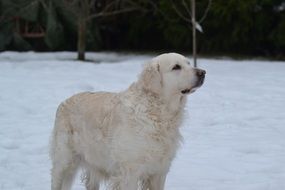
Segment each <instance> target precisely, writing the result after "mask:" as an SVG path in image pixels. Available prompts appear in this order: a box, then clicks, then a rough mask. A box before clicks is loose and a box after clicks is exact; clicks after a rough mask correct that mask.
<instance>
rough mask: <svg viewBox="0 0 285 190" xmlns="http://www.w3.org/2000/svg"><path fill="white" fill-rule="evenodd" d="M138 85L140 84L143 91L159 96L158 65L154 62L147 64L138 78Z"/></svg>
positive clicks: (159, 78) (160, 83)
mask: <svg viewBox="0 0 285 190" xmlns="http://www.w3.org/2000/svg"><path fill="white" fill-rule="evenodd" d="M139 83H141V85H142V87H143V89H144V90H146V91H149V92H152V93H155V94H159V93H160V91H161V89H162V77H161V74H160V67H159V64H157V63H154V62H150V63H147V64H146V65H145V67H144V70H143V72H142V73H141V75H140V77H139Z"/></svg>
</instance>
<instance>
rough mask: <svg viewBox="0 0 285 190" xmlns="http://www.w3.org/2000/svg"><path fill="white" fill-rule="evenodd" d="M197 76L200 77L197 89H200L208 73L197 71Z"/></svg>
mask: <svg viewBox="0 0 285 190" xmlns="http://www.w3.org/2000/svg"><path fill="white" fill-rule="evenodd" d="M196 75H197V77H198V80H197V83H196V87H200V86H202V85H203V83H204V80H205V75H206V71H205V70H202V69H196Z"/></svg>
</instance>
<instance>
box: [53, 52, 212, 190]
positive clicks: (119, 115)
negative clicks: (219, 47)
mask: <svg viewBox="0 0 285 190" xmlns="http://www.w3.org/2000/svg"><path fill="white" fill-rule="evenodd" d="M205 73H206V72H205V71H204V70H201V69H197V68H193V67H191V66H190V64H189V61H188V60H187V59H186V58H185V57H184V56H182V55H180V54H177V53H167V54H162V55H160V56H157V57H155V58H153V59H152V60H150V61H149V62H148V63H146V65H145V67H144V69H143V71H142V73H141V74H140V75H139V78H138V81H136V82H134V83H133V84H132V85H131V86H130V87H129V88H128V89H127V90H125V91H122V92H120V93H111V92H94V93H93V92H84V93H80V94H77V95H74V96H72V97H71V98H69V99H67V100H65V101H64V102H63V103H61V104H60V105H59V107H58V110H57V113H56V120H55V126H54V130H53V134H52V139H51V150H50V156H51V160H52V171H51V175H52V181H51V182H52V184H51V189H52V190H69V189H71V185H72V182H73V179H74V175H75V174H76V171H77V169H78V168H82V169H83V170H84V174H85V175H84V179H85V184H86V188H87V189H88V190H99V186H100V183H101V182H102V181H105V182H107V184H108V187H109V188H110V189H112V190H114V189H116V190H137V189H138V188H140V189H143V190H147V189H149V190H163V189H164V183H165V178H166V175H167V173H168V170H169V167H170V165H171V161H172V160H173V158H174V157H175V154H176V151H177V148H178V146H179V142H180V140H181V136H180V133H179V126H180V125H181V122H182V117H183V109H184V106H185V103H186V97H187V95H188V94H190V93H192V92H194V91H195V90H196V89H197V88H198V87H200V86H201V85H202V84H203V81H204V78H205Z"/></svg>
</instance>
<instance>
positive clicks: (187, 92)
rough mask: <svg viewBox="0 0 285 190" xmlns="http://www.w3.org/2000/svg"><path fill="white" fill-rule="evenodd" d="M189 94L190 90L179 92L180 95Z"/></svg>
mask: <svg viewBox="0 0 285 190" xmlns="http://www.w3.org/2000/svg"><path fill="white" fill-rule="evenodd" d="M190 92H191V89H190V88H189V89H184V90H182V91H181V93H182V94H189V93H190Z"/></svg>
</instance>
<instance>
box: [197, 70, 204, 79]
mask: <svg viewBox="0 0 285 190" xmlns="http://www.w3.org/2000/svg"><path fill="white" fill-rule="evenodd" d="M205 74H206V71H205V70H203V69H196V75H197V76H198V77H205Z"/></svg>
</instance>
